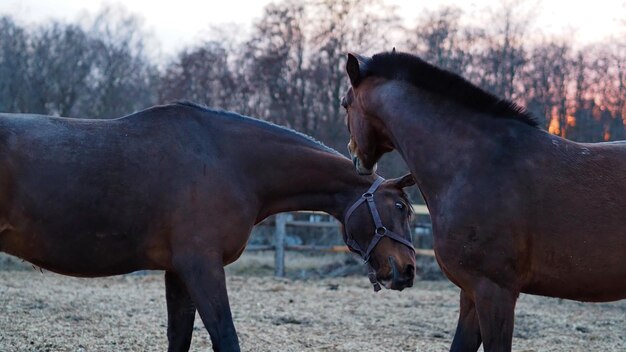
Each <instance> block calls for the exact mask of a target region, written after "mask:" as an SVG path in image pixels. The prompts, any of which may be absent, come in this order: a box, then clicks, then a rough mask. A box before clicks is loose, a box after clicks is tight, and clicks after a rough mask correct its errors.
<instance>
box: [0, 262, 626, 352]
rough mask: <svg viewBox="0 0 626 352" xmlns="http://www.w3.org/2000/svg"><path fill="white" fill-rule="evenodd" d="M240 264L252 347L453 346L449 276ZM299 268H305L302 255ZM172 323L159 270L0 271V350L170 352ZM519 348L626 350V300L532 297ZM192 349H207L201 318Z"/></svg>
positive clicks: (245, 342) (453, 295)
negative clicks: (295, 273)
mask: <svg viewBox="0 0 626 352" xmlns="http://www.w3.org/2000/svg"><path fill="white" fill-rule="evenodd" d="M301 259H302V258H301ZM242 263H244V264H240V266H239V267H238V266H234V267H233V268H232V269H229V273H230V274H229V279H228V288H229V291H230V292H229V293H230V297H231V305H232V309H233V315H234V318H235V325H236V327H237V329H238V331H239V336H240V341H241V345H242V348H243V350H244V351H446V350H447V349H448V347H449V344H450V341H451V339H452V334H453V332H454V328H455V323H456V314H457V311H458V302H457V300H458V289H457V288H456V287H454V286H453V285H451V284H449V283H448V282H447V281H419V282H417V283H416V286H415V287H413V288H411V289H408V290H405V291H403V292H392V291H381V292H379V293H377V294H376V293H374V292H373V291H372V290H371V288H370V286H369V284H368V281H367V279H366V278H365V277H361V276H359V277H348V278H332V279H315V280H287V279H285V280H279V279H274V278H272V277H270V276H249V275H242V273H249V272H250V270H245V265H253V266H257V269H258V268H261V269H263V266H264V265H266V264H267V263H265V259H263V258H262V256H259V257H258V258H256V259H255V258H254V256H252V258H244V261H243V262H242ZM246 263H247V264H246ZM254 263H256V264H254ZM270 263H271V261H270ZM289 264H290V263H288V265H287V268H290V265H289ZM318 264H319V263H318ZM294 265H296V263H291V269H292V270H293V268H294ZM300 265H302V266H303V267H304V266H306V265H308V264H306V263H304V259H303V260H302V261H301V263H300ZM266 269H267V268H265V269H263V270H265V271H269V272H271V267H270V270H266ZM263 270H261V271H262V273H261V275H264V274H265V273H263ZM257 274H258V273H257ZM165 324H166V312H165V299H164V285H163V280H162V275H161V274H160V273H150V274H148V275H143V276H139V275H127V276H119V277H111V278H101V279H77V278H70V277H64V276H60V275H56V274H53V273H49V272H45V271H44V273H43V274H42V273H40V272H39V271H33V270H19V271H16V270H8V271H0V351H164V350H166V336H165V329H166V327H165ZM513 347H514V350H516V351H626V301H620V302H614V303H603V304H584V303H578V302H572V301H565V300H558V299H550V298H544V297H536V296H526V295H523V296H522V297H521V298H520V301H519V304H518V308H517V318H516V330H515V340H514V346H513ZM192 350H193V351H206V350H210V341H209V340H208V337H207V333H206V331H205V330H204V328H203V326H202V323H201V322H200V319H199V318H198V317H197V319H196V326H195V329H194V338H193V345H192Z"/></svg>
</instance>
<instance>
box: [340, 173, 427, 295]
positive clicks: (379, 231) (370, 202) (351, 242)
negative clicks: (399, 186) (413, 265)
mask: <svg viewBox="0 0 626 352" xmlns="http://www.w3.org/2000/svg"><path fill="white" fill-rule="evenodd" d="M383 181H385V179H384V178H382V177H380V176H378V178H377V179H376V181H374V183H373V184H372V185H371V186H370V188H369V189H368V190H367V191H366V192H365V193H363V195H362V196H361V197H360V198H359V199H358V200H357V201H356V202H354V204H352V206H351V207H350V208H349V209H348V211H347V212H346V216H345V218H344V224H345V225H346V226H345V232H346V244H347V245H348V248H349V249H350V250H351V251H353V252H355V253H357V254H358V255H360V256H361V258H363V260H365V262H366V263H368V266H369V272H368V274H367V276H368V278H369V280H370V282H371V283H372V285H374V291H380V284H379V283H378V280H376V272H375V271H374V268H372V266H371V265H370V264H369V260H370V256H371V254H372V251H373V250H374V248H376V245H378V242H380V240H381V239H382V238H383V237H388V238H390V239H392V240H394V241H396V242H400V243H402V244H403V245H405V246H407V247H409V249H411V251H413V252H415V249H414V248H413V243H411V241H409V240H407V239H406V238H404V237H402V236H401V235H399V234H397V233H395V232H393V231H391V230H389V229H388V228H386V227H385V226H384V225H383V222H382V221H381V220H380V215H379V214H378V209H377V208H376V202H375V201H374V193H375V192H376V190H377V189H378V187H379V186H380V185H381V184H382V183H383ZM363 203H367V206H368V209H369V210H370V214H371V215H372V219H373V220H374V226H375V230H374V237H373V238H372V241H371V242H370V244H369V246H367V249H366V250H365V251H364V250H363V249H362V248H361V246H359V244H358V243H357V242H356V240H355V239H354V238H353V237H352V236H351V235H350V232H349V231H348V226H347V225H348V219H349V218H350V215H352V213H353V212H354V211H355V210H356V209H357V208H358V207H359V206H360V205H361V204H363Z"/></svg>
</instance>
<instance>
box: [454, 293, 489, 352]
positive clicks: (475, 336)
mask: <svg viewBox="0 0 626 352" xmlns="http://www.w3.org/2000/svg"><path fill="white" fill-rule="evenodd" d="M481 342H482V339H481V337H480V325H479V324H478V315H477V314H476V306H475V305H474V300H473V298H472V297H470V295H469V294H468V293H467V292H465V291H464V290H461V309H460V312H459V322H458V323H457V325H456V332H455V333H454V340H452V347H450V351H454V352H461V351H463V352H476V351H478V348H479V347H480V344H481Z"/></svg>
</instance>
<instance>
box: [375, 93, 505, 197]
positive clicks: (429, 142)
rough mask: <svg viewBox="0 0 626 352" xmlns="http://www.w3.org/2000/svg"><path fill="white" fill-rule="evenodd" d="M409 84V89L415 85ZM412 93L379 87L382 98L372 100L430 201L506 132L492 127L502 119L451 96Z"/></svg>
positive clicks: (484, 154) (479, 160) (476, 161)
mask: <svg viewBox="0 0 626 352" xmlns="http://www.w3.org/2000/svg"><path fill="white" fill-rule="evenodd" d="M401 85H403V84H401ZM390 88H391V89H393V90H397V89H398V87H390ZM402 88H403V89H407V88H406V87H402ZM409 89H411V91H412V92H414V93H415V91H414V90H416V88H412V87H411V88H409ZM416 93H418V94H407V93H406V92H402V93H398V92H394V91H391V93H390V92H385V94H384V104H377V106H380V107H381V108H379V109H378V111H377V115H378V116H379V117H380V118H381V120H382V122H383V123H384V125H385V126H386V128H387V129H388V131H389V134H390V136H389V138H390V139H391V140H392V143H393V144H394V146H395V147H396V150H398V152H399V153H400V155H401V156H402V158H403V159H404V160H405V162H406V163H407V165H408V166H409V168H410V169H411V173H412V174H413V175H414V176H415V178H416V182H417V184H418V186H419V188H420V191H421V192H422V193H423V195H424V197H425V200H426V201H427V202H428V203H429V204H434V203H435V202H436V199H437V198H439V197H440V196H441V195H442V194H445V193H446V191H447V189H448V188H449V187H450V186H451V185H452V184H453V183H454V181H455V179H457V178H458V177H459V175H463V174H464V172H465V171H467V170H468V169H469V168H472V167H476V166H478V164H479V163H480V162H481V160H485V158H486V157H487V156H488V155H489V154H490V153H492V152H493V151H494V147H495V146H496V145H498V144H499V143H500V140H501V137H502V133H509V132H508V131H507V129H506V128H504V129H502V130H501V131H498V128H500V127H494V125H502V124H503V123H502V119H491V118H488V117H486V116H480V114H478V113H476V112H474V111H471V110H469V109H467V108H465V107H463V106H458V105H457V104H455V103H454V102H449V101H443V100H442V99H441V98H438V97H436V96H431V95H429V94H422V92H421V91H420V92H416ZM407 97H410V98H407ZM407 99H411V100H410V101H407Z"/></svg>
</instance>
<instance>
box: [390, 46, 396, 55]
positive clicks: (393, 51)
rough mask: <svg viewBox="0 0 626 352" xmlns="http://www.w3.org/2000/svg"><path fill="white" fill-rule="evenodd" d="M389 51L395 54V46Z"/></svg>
mask: <svg viewBox="0 0 626 352" xmlns="http://www.w3.org/2000/svg"><path fill="white" fill-rule="evenodd" d="M391 53H392V54H395V53H396V47H395V46H394V47H393V49H391Z"/></svg>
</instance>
